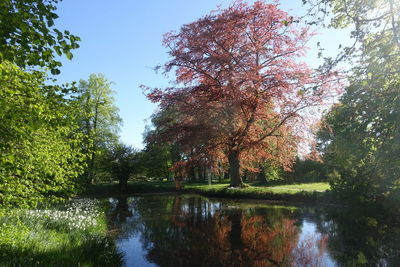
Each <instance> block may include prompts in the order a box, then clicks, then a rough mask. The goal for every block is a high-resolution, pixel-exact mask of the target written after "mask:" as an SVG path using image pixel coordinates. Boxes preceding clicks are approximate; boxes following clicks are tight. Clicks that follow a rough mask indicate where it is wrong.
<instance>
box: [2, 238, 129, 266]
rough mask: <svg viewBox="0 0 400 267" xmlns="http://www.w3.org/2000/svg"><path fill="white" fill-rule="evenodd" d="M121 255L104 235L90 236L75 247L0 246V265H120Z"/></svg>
mask: <svg viewBox="0 0 400 267" xmlns="http://www.w3.org/2000/svg"><path fill="white" fill-rule="evenodd" d="M122 258H123V255H122V254H121V253H120V252H118V251H117V249H116V247H115V244H114V242H113V241H111V240H110V239H109V238H106V237H100V236H99V237H92V238H90V239H89V240H86V241H84V242H82V243H80V244H79V245H77V246H75V247H62V248H60V249H57V250H47V251H37V249H36V248H35V247H34V246H31V247H29V248H26V249H24V250H19V249H17V248H15V247H12V246H7V247H1V251H0V266H7V267H8V266H24V267H29V266H49V267H50V266H55V267H59V266H122Z"/></svg>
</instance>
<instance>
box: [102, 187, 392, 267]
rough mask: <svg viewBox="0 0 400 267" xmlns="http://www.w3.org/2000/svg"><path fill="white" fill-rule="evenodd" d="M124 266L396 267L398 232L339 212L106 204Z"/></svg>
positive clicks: (149, 201)
mask: <svg viewBox="0 0 400 267" xmlns="http://www.w3.org/2000/svg"><path fill="white" fill-rule="evenodd" d="M109 203H110V206H111V208H110V211H109V214H108V218H109V229H110V230H111V231H112V232H114V233H115V240H116V244H117V247H118V250H119V251H121V252H122V253H123V255H124V262H125V266H218V267H221V266H257V267H258V266H400V238H399V237H400V230H399V228H396V227H388V226H387V225H385V224H382V223H380V221H379V219H377V218H373V217H368V216H364V215H359V214H354V212H350V211H347V210H345V209H343V208H339V207H333V208H327V207H324V208H321V207H309V206H307V207H305V206H290V205H282V204H279V205H277V204H276V203H275V204H271V203H267V202H260V201H258V202H257V201H233V200H224V199H208V198H204V197H201V196H198V195H166V194H154V195H141V196H135V197H129V198H126V197H120V198H110V199H109Z"/></svg>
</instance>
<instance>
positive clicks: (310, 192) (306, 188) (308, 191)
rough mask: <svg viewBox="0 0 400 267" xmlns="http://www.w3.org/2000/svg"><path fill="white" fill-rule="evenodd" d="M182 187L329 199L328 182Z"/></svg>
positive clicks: (222, 193)
mask: <svg viewBox="0 0 400 267" xmlns="http://www.w3.org/2000/svg"><path fill="white" fill-rule="evenodd" d="M184 189H185V190H187V191H192V192H196V193H199V194H202V195H207V196H213V197H227V198H251V199H265V200H281V201H301V202H315V201H326V202H327V201H329V193H328V192H329V191H328V190H329V184H328V183H305V184H291V185H279V186H265V185H260V184H257V183H254V184H250V185H249V186H248V187H244V188H230V187H229V184H227V183H221V184H214V185H204V184H186V185H185V187H184Z"/></svg>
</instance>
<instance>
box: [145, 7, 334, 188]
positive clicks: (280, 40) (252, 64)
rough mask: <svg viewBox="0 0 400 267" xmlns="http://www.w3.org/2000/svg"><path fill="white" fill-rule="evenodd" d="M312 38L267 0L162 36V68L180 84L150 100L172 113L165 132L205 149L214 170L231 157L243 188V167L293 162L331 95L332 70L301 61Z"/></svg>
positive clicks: (234, 177) (235, 182)
mask: <svg viewBox="0 0 400 267" xmlns="http://www.w3.org/2000/svg"><path fill="white" fill-rule="evenodd" d="M311 36H312V33H310V31H309V29H308V28H300V27H299V26H298V25H296V23H294V19H293V17H291V16H290V15H289V14H287V13H286V12H284V11H282V10H280V9H279V7H278V4H276V3H275V4H266V3H265V2H263V1H256V2H255V3H254V4H253V5H249V4H246V3H243V2H241V1H236V2H235V3H234V4H232V5H231V6H230V7H228V8H226V9H222V8H218V9H217V10H215V11H213V12H211V13H210V14H209V15H206V16H204V17H203V18H201V19H199V20H197V21H195V22H192V23H189V24H186V25H183V26H182V27H181V29H180V30H179V31H178V32H169V33H167V34H165V35H164V45H165V46H166V47H167V48H168V53H169V55H170V57H171V60H170V61H168V62H167V63H166V64H165V65H164V68H165V71H166V72H169V71H175V75H176V79H175V82H176V84H177V86H175V87H170V88H166V89H159V88H156V89H152V90H151V91H150V92H149V93H148V98H149V99H150V100H151V101H153V102H156V103H159V105H160V108H161V110H171V111H173V114H174V118H173V120H169V119H168V120H166V121H164V122H162V127H164V128H165V131H164V132H165V133H166V135H167V136H169V137H170V138H171V139H173V140H174V142H177V143H179V144H181V146H182V149H183V150H184V151H185V150H186V151H188V150H189V149H191V150H192V155H193V156H196V155H207V159H208V162H209V167H210V168H211V169H212V168H213V167H214V166H216V164H217V163H218V162H220V163H228V164H229V170H230V177H231V186H235V187H236V186H241V184H242V181H241V177H240V168H241V166H245V165H248V166H251V165H253V164H254V162H258V161H265V160H266V159H269V160H271V161H272V162H274V163H275V164H277V165H280V166H284V167H285V168H289V167H290V166H291V164H292V162H293V159H294V157H295V155H296V152H297V147H298V143H299V142H300V140H304V137H305V136H306V134H305V131H306V129H307V126H306V125H307V124H308V123H310V121H311V120H312V119H311V118H312V117H313V115H312V113H313V112H315V111H316V107H320V106H322V105H323V103H324V100H325V99H326V98H327V97H328V96H330V95H331V94H332V93H333V91H332V90H331V89H332V87H331V86H330V82H329V80H330V79H331V78H332V77H331V76H330V74H324V75H315V74H314V72H313V71H312V69H310V68H309V67H308V66H307V65H306V64H305V63H304V62H302V57H303V56H304V54H305V51H306V43H307V41H308V40H309V38H310V37H311ZM193 148H194V149H193ZM186 154H189V153H186Z"/></svg>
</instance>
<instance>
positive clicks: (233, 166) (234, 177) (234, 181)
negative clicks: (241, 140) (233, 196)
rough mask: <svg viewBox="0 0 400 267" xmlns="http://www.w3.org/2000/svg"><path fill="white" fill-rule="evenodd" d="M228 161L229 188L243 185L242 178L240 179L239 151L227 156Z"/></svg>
mask: <svg viewBox="0 0 400 267" xmlns="http://www.w3.org/2000/svg"><path fill="white" fill-rule="evenodd" d="M228 160H229V175H230V177H231V185H230V186H231V187H240V186H242V185H243V181H242V178H241V177H240V172H239V170H240V161H239V151H234V152H232V153H231V154H229V156H228Z"/></svg>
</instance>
